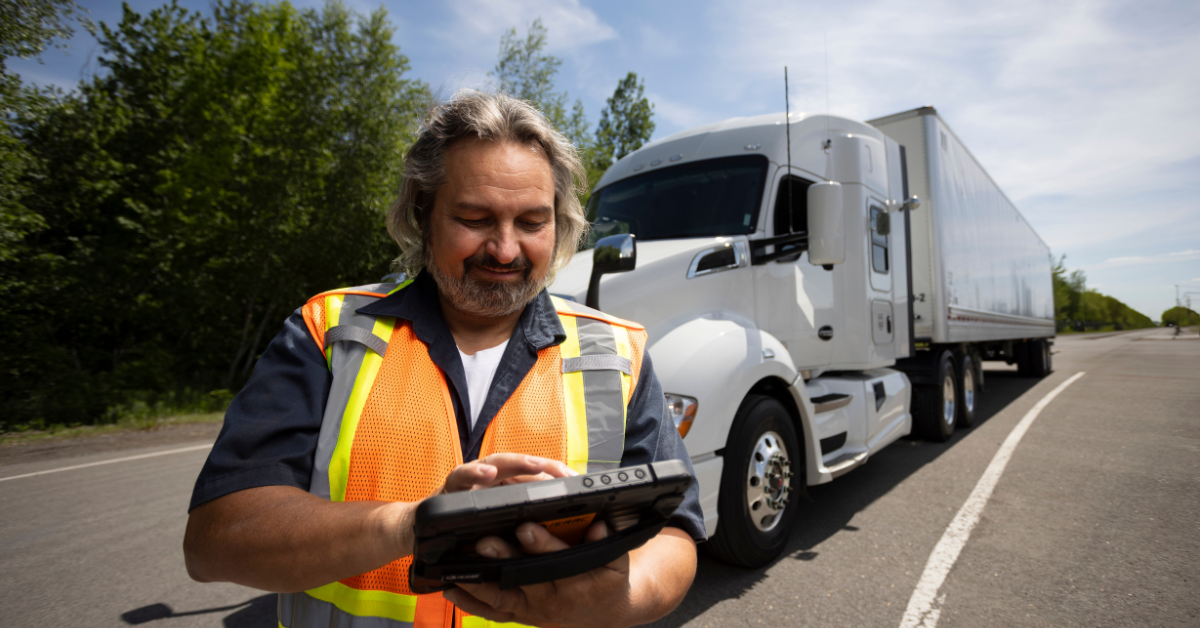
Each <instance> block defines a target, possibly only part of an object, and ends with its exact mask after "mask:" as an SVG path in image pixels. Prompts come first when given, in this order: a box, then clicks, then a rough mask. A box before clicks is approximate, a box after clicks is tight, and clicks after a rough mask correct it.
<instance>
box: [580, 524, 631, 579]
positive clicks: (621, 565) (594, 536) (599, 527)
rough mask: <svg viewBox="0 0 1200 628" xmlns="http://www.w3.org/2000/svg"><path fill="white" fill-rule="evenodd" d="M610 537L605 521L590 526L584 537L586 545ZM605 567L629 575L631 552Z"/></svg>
mask: <svg viewBox="0 0 1200 628" xmlns="http://www.w3.org/2000/svg"><path fill="white" fill-rule="evenodd" d="M607 537H608V526H607V525H605V523H604V522H603V521H597V522H595V523H593V524H592V525H590V526H588V529H587V532H585V533H584V535H583V542H584V543H592V542H595V541H599V540H602V539H605V538H607ZM605 567H607V568H609V569H611V570H613V571H619V572H621V573H629V552H625V553H624V554H621V556H620V557H619V558H617V559H616V560H614V561H612V562H611V563H608V564H607V565H605Z"/></svg>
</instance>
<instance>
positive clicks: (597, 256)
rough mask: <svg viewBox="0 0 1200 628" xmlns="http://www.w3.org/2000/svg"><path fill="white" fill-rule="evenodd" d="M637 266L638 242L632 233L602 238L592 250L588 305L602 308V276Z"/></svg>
mask: <svg viewBox="0 0 1200 628" xmlns="http://www.w3.org/2000/svg"><path fill="white" fill-rule="evenodd" d="M635 266H637V243H635V242H634V238H633V234H632V233H619V234H617V235H610V236H608V237H607V238H600V240H599V241H597V242H596V248H595V250H593V251H592V278H591V280H590V281H588V291H587V303H586V305H587V306H588V307H590V308H592V309H594V310H598V309H600V277H601V276H603V275H607V274H608V273H627V272H629V271H631V270H633V269H634V267H635Z"/></svg>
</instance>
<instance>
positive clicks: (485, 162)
mask: <svg viewBox="0 0 1200 628" xmlns="http://www.w3.org/2000/svg"><path fill="white" fill-rule="evenodd" d="M554 235H555V229H554V176H553V174H552V172H551V170H550V162H549V161H548V160H547V159H546V157H545V156H544V155H543V154H542V153H541V152H540V151H538V152H535V151H534V150H533V149H531V148H530V147H528V146H524V145H521V144H515V143H495V142H488V141H484V140H479V139H474V138H472V139H464V140H461V141H459V142H458V143H456V144H455V145H454V146H452V147H451V148H450V150H449V151H447V153H446V183H445V184H443V185H442V186H441V187H440V188H438V190H437V195H436V200H435V202H434V206H433V211H431V212H430V215H429V241H428V242H426V251H425V267H426V268H427V269H429V271H430V272H431V273H433V277H434V279H436V280H437V283H438V289H439V290H440V291H441V294H442V297H443V298H444V299H446V301H448V302H449V304H450V305H451V306H452V307H454V308H455V309H457V310H460V311H462V312H464V313H467V314H472V315H475V316H484V317H500V316H506V315H509V314H512V313H514V312H519V311H520V310H521V309H523V308H524V307H525V304H526V303H528V302H529V301H531V300H532V299H533V298H534V297H535V296H537V293H538V292H539V291H540V290H541V289H542V284H543V283H544V281H545V279H546V275H547V273H548V272H549V270H550V264H551V262H552V261H553V258H554Z"/></svg>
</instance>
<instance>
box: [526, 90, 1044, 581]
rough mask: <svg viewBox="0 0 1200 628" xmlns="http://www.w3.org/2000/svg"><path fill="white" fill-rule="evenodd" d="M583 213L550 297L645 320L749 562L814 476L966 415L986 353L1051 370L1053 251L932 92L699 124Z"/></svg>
mask: <svg viewBox="0 0 1200 628" xmlns="http://www.w3.org/2000/svg"><path fill="white" fill-rule="evenodd" d="M789 145H790V146H789ZM588 219H589V221H590V222H591V223H592V224H593V231H592V235H591V240H590V244H591V246H590V248H589V249H588V250H585V251H582V252H580V253H579V254H577V255H576V256H575V259H574V260H573V261H572V262H571V264H570V265H568V266H567V267H566V268H564V269H562V270H561V271H560V272H559V273H558V276H557V278H556V280H555V283H554V284H553V285H552V286H551V288H550V292H551V293H554V294H556V295H558V296H562V297H564V298H569V299H574V300H576V301H579V302H586V303H588V304H590V305H592V306H593V307H596V306H598V307H599V308H600V309H603V310H604V311H605V312H608V313H611V314H613V315H615V316H619V317H622V318H627V319H629V320H634V321H637V322H639V323H641V324H643V325H645V326H646V330H647V332H648V334H649V343H648V347H649V349H648V351H649V354H650V356H651V358H652V360H653V364H654V368H655V371H656V372H657V374H658V377H659V379H660V380H661V382H662V386H663V390H664V392H665V394H666V403H667V407H668V410H669V412H670V413H671V415H672V416H673V417H674V419H675V422H676V425H677V426H678V428H679V431H680V433H681V434H683V435H684V443H685V444H686V445H687V449H688V453H689V454H690V456H691V458H692V463H693V465H694V467H695V470H696V476H697V478H698V480H699V486H700V500H701V504H702V506H703V509H704V520H705V526H706V528H707V530H708V533H709V535H710V537H711V538H710V541H709V543H708V544H707V545H708V547H709V549H710V550H711V551H712V553H714V554H716V555H717V556H718V557H719V558H722V559H724V560H726V561H729V562H732V563H735V564H740V565H745V566H750V567H754V566H760V565H763V564H766V563H768V562H770V561H771V560H773V559H774V558H775V557H777V556H778V555H779V554H780V552H782V551H783V549H784V547H785V546H786V543H787V540H788V536H789V535H790V532H791V529H792V527H793V525H792V524H793V521H794V518H795V515H796V512H797V509H798V507H799V502H800V501H801V500H800V499H798V498H797V496H798V494H799V493H800V492H802V491H804V490H805V487H806V486H810V485H815V484H822V483H825V482H829V481H831V480H833V479H834V478H836V477H838V476H840V475H842V474H845V473H847V472H849V471H851V470H852V469H854V468H856V467H858V466H860V465H862V464H863V463H865V462H866V461H867V460H868V458H869V457H870V455H871V454H873V453H875V452H877V451H879V450H880V449H882V448H883V447H885V446H887V445H888V444H890V443H892V442H893V441H895V440H896V439H898V438H900V437H902V436H905V435H907V434H909V433H910V432H913V431H915V432H916V433H917V434H919V435H920V436H922V437H924V438H926V439H931V440H935V441H944V440H946V439H948V438H950V436H951V435H952V434H953V432H954V429H955V428H956V427H962V428H965V427H970V425H971V424H972V423H973V422H974V420H975V416H974V415H975V406H976V403H977V399H978V394H979V390H980V385H981V384H982V383H983V372H982V370H981V368H980V363H981V362H982V361H983V360H1004V361H1006V362H1008V363H1010V364H1012V363H1016V364H1017V365H1018V368H1019V370H1020V371H1021V372H1022V373H1024V374H1027V375H1030V376H1044V375H1046V374H1047V373H1048V372H1049V371H1050V343H1051V342H1052V339H1053V337H1054V330H1055V328H1054V303H1053V300H1054V296H1053V288H1052V284H1051V260H1050V251H1049V249H1048V248H1047V246H1046V245H1045V243H1043V242H1042V241H1041V239H1040V238H1039V237H1038V235H1037V234H1036V233H1034V231H1033V229H1032V228H1031V227H1030V226H1029V224H1028V223H1027V222H1026V221H1025V219H1024V218H1023V217H1022V216H1021V214H1020V212H1018V211H1017V209H1016V208H1015V207H1014V206H1013V204H1012V203H1011V202H1009V200H1008V199H1007V197H1005V195H1004V193H1003V192H1001V191H1000V189H999V188H998V187H997V186H996V184H995V183H994V182H993V181H992V180H991V178H990V177H988V175H987V173H986V172H984V170H983V168H982V167H981V166H980V165H979V163H978V162H977V161H976V160H975V159H974V158H973V157H972V156H971V154H970V153H969V152H968V151H967V149H966V148H965V147H964V146H963V145H962V143H960V142H959V141H958V139H957V137H956V136H955V135H954V133H953V132H951V130H950V128H949V127H948V126H947V125H946V124H945V122H943V121H942V120H941V118H940V117H939V116H938V114H937V112H936V111H935V110H934V109H933V108H932V107H922V108H920V109H915V110H912V111H907V112H904V113H900V114H896V115H893V116H888V117H885V118H879V119H876V120H872V121H869V122H866V123H863V122H856V121H853V120H848V119H845V118H840V117H834V116H827V115H807V114H791V115H790V116H785V115H784V114H775V115H763V116H757V117H751V118H735V119H732V120H726V121H724V122H719V123H716V124H710V125H706V126H702V127H698V128H695V129H691V130H688V131H683V132H681V133H677V134H675V135H672V136H670V137H667V138H665V139H662V140H658V141H655V142H652V143H650V144H647V145H646V146H643V147H642V148H641V149H639V150H637V151H636V152H634V153H631V154H630V155H627V156H626V157H625V158H623V159H621V160H620V161H618V162H617V163H616V164H614V165H613V166H612V167H611V168H610V169H609V170H608V172H607V173H605V175H604V177H603V178H602V179H601V180H600V183H599V184H598V185H597V187H596V190H595V192H594V193H593V194H592V197H591V200H590V202H589V204H588Z"/></svg>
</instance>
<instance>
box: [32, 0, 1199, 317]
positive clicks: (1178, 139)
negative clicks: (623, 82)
mask: <svg viewBox="0 0 1200 628" xmlns="http://www.w3.org/2000/svg"><path fill="white" fill-rule="evenodd" d="M82 4H83V5H84V6H86V7H87V8H89V9H90V11H91V17H92V18H93V19H95V20H102V21H106V22H109V23H115V22H116V21H117V20H118V19H119V17H120V4H119V3H117V2H94V1H93V2H89V1H84V2H82ZM130 4H131V5H132V6H133V7H134V9H135V10H137V11H140V12H145V11H148V10H150V9H151V8H153V7H156V6H159V5H160V4H162V3H161V2H143V1H140V0H139V1H134V2H131V3H130ZM181 4H183V5H184V6H187V7H189V8H193V9H199V10H205V11H206V10H207V9H208V6H209V2H208V1H207V0H204V1H199V2H196V1H191V0H185V1H183V2H181ZM294 4H296V5H297V6H318V7H319V6H320V5H321V4H323V3H322V2H321V1H320V0H318V1H311V0H297V1H295V2H294ZM348 4H349V5H350V6H351V7H353V8H354V9H355V10H357V11H359V12H360V13H366V12H369V11H371V10H373V9H375V8H378V7H379V6H380V3H379V2H367V1H362V0H355V1H352V2H348ZM382 4H383V6H385V7H386V8H387V10H388V13H389V15H390V18H391V20H392V22H393V23H394V24H395V26H396V35H395V39H396V43H398V44H399V45H400V46H401V49H402V51H403V52H404V53H405V54H406V55H408V57H409V59H410V61H411V63H412V75H413V76H414V77H416V78H420V79H422V80H424V81H426V82H428V83H429V84H430V86H431V87H432V88H433V89H434V90H435V91H436V92H437V93H439V94H440V95H443V96H448V95H450V94H452V93H453V92H454V91H455V90H457V89H459V88H462V87H483V86H485V85H486V84H487V71H488V70H489V69H491V68H492V67H493V66H494V65H495V61H496V54H497V50H498V47H499V41H500V37H501V35H502V34H503V33H504V31H506V30H507V29H509V28H512V27H514V26H515V27H517V28H518V30H519V31H520V32H521V33H522V34H523V33H524V31H525V27H526V26H527V25H528V24H529V23H530V22H531V21H532V20H533V19H535V18H537V17H541V18H542V20H543V22H544V23H545V25H546V27H547V28H548V31H549V52H550V53H552V54H554V55H556V56H558V57H561V58H562V59H563V65H562V69H561V71H560V73H559V76H558V89H560V90H565V91H567V92H569V93H570V95H571V97H572V98H573V99H574V98H580V99H582V101H583V104H584V107H585V110H586V112H587V115H588V117H589V119H590V120H591V121H592V124H593V125H594V124H595V121H596V119H597V118H598V117H599V113H600V110H601V108H602V107H603V106H604V100H605V98H607V97H608V96H609V95H611V93H612V90H613V88H614V87H615V86H616V84H617V81H618V80H619V79H620V78H621V77H623V76H624V75H625V73H626V72H628V71H631V70H632V71H634V72H637V73H638V74H639V75H640V76H641V77H642V78H644V79H645V81H646V90H647V94H648V96H649V97H650V100H651V101H652V102H653V103H654V105H655V121H656V122H657V124H658V129H657V131H656V133H655V137H663V136H665V135H668V134H671V133H673V132H675V131H679V130H682V129H686V128H688V127H691V126H695V125H698V124H704V123H708V122H714V121H717V120H722V119H725V118H730V117H735V116H746V115H755V114H759V113H768V112H773V111H782V110H783V105H784V97H783V80H782V78H783V77H782V72H783V70H782V68H783V66H784V65H787V66H789V74H790V78H791V101H790V102H791V106H792V109H793V111H824V110H825V109H826V99H827V96H828V103H829V110H830V111H831V112H833V113H834V114H839V115H846V116H848V117H852V118H856V119H868V118H873V117H878V116H882V115H887V114H890V113H895V112H898V111H903V110H906V109H911V108H913V107H917V106H921V105H926V104H928V105H933V106H935V107H937V109H938V111H939V112H940V113H941V114H942V117H943V118H944V119H945V120H946V121H947V123H949V124H950V126H951V127H952V128H953V129H954V130H955V132H956V133H957V134H958V135H959V137H960V138H961V139H962V140H963V141H964V142H965V143H966V144H967V146H968V147H969V148H970V149H971V151H972V152H973V153H974V154H975V156H976V157H977V158H978V159H979V160H980V161H981V162H982V163H983V166H984V168H986V169H987V170H988V172H989V173H990V174H991V175H992V177H993V178H994V179H995V180H996V181H997V183H999V184H1000V186H1001V187H1002V188H1003V189H1004V190H1005V192H1006V193H1007V194H1008V196H1009V197H1010V198H1011V199H1012V200H1013V201H1014V202H1015V203H1016V205H1017V206H1018V207H1019V208H1020V209H1021V211H1022V212H1023V213H1024V214H1025V216H1026V217H1027V218H1028V219H1029V221H1030V222H1031V223H1032V224H1033V225H1034V228H1035V229H1036V230H1037V231H1038V233H1039V234H1041V236H1042V238H1043V239H1044V240H1045V241H1046V242H1047V243H1048V244H1049V245H1050V247H1051V249H1052V250H1053V252H1054V253H1055V255H1061V254H1064V253H1065V254H1066V255H1067V266H1068V267H1069V268H1070V269H1072V270H1074V269H1083V270H1084V271H1086V272H1087V275H1088V283H1089V286H1091V287H1093V288H1096V289H1098V290H1100V291H1102V292H1104V293H1107V294H1111V295H1113V296H1115V297H1117V298H1118V299H1121V300H1122V301H1124V302H1125V303H1127V304H1129V305H1130V306H1131V307H1133V308H1134V309H1137V310H1139V311H1141V312H1142V313H1144V314H1146V315H1148V316H1150V317H1151V318H1154V319H1157V318H1158V317H1159V316H1160V315H1161V313H1162V311H1163V310H1165V309H1166V308H1168V307H1171V306H1172V305H1174V303H1175V294H1176V289H1175V286H1176V285H1179V286H1180V288H1179V290H1180V292H1181V293H1184V292H1188V291H1194V292H1197V293H1198V294H1196V295H1194V296H1193V307H1194V308H1200V209H1198V208H1197V199H1200V37H1197V36H1196V33H1197V32H1200V3H1197V2H1195V1H1194V0H1191V1H1176V2H1172V1H1160V0H1139V1H1137V2H1132V1H1116V0H1095V1H1090V2H1069V1H1060V2H1050V1H1045V0H1038V1H1034V0H1008V1H1006V2H994V1H988V2H984V1H976V0H957V1H943V2H936V1H933V2H884V1H882V0H846V1H841V2H786V1H782V0H776V1H774V2H760V1H758V0H740V1H738V2H719V1H706V0H693V1H690V2H682V1H651V2H647V1H645V0H643V1H641V2H626V1H618V0H610V1H608V2H593V1H586V0H490V1H488V0H444V1H443V2H428V1H413V0H390V1H386V2H383V3H382ZM69 45H70V49H69V50H67V51H66V52H63V51H59V50H54V49H51V50H48V51H47V52H46V53H45V54H44V55H43V62H44V63H43V64H38V63H37V62H36V61H22V60H12V62H11V64H10V67H11V68H12V69H13V70H14V71H17V72H19V73H21V74H22V76H23V77H24V78H25V79H26V80H28V81H31V82H36V83H40V84H56V85H59V86H62V87H64V88H71V87H73V86H74V85H75V84H77V82H78V81H79V79H80V78H82V77H84V76H87V75H88V74H89V73H90V72H91V71H93V70H95V69H96V67H97V66H96V64H95V62H94V60H91V58H92V57H93V56H94V55H95V54H96V44H95V41H94V40H92V38H91V37H90V36H88V35H87V34H86V33H79V34H77V36H76V37H75V38H74V39H73V40H72V41H71V42H69ZM826 61H828V85H829V89H828V94H827V93H826V89H825V84H826V71H825V68H826Z"/></svg>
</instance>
